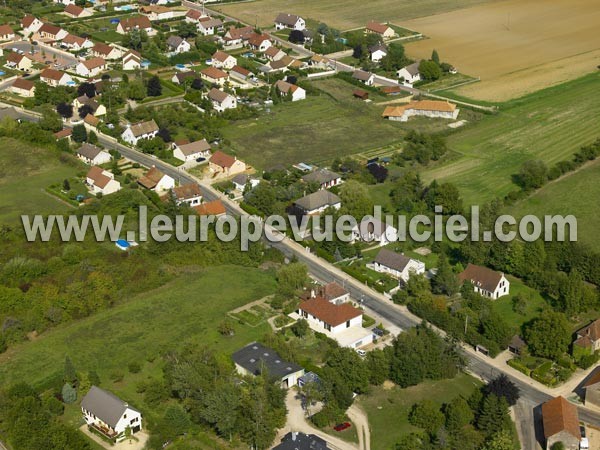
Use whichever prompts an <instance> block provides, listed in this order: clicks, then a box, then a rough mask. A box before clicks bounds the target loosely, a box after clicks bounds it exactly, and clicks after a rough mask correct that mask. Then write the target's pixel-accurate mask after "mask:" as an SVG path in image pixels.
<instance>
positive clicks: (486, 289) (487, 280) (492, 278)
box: [458, 264, 510, 300]
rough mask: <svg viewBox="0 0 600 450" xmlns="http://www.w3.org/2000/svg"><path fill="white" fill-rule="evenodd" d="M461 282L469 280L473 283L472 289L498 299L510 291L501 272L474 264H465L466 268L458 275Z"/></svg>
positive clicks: (507, 282)
mask: <svg viewBox="0 0 600 450" xmlns="http://www.w3.org/2000/svg"><path fill="white" fill-rule="evenodd" d="M458 279H459V280H460V282H461V283H464V282H470V283H472V284H473V290H474V291H475V292H477V293H478V294H480V295H482V296H484V297H487V298H491V299H494V300H495V299H498V298H500V297H503V296H505V295H508V294H509V292H510V282H509V281H508V280H507V279H506V277H505V276H504V274H503V273H502V272H496V271H495V270H492V269H488V268H487V267H483V266H476V265H475V264H469V265H467V268H466V269H465V270H464V271H463V272H461V273H460V274H459V275H458Z"/></svg>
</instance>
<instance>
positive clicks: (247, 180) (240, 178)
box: [231, 173, 260, 192]
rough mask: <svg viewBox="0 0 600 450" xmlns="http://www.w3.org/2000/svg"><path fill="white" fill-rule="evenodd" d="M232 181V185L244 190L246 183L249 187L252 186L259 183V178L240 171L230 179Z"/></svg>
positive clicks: (241, 190)
mask: <svg viewBox="0 0 600 450" xmlns="http://www.w3.org/2000/svg"><path fill="white" fill-rule="evenodd" d="M231 182H232V183H233V187H234V188H235V189H237V190H238V191H240V192H244V189H246V186H247V185H250V187H251V188H254V187H256V186H258V185H259V184H260V180H259V179H258V178H251V177H250V176H249V175H247V174H245V173H240V174H238V175H236V176H235V177H233V178H232V179H231Z"/></svg>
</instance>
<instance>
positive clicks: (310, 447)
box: [273, 431, 329, 450]
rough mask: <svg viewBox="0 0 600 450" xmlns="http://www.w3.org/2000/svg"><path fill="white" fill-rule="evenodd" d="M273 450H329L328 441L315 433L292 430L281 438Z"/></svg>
mask: <svg viewBox="0 0 600 450" xmlns="http://www.w3.org/2000/svg"><path fill="white" fill-rule="evenodd" d="M273 450H329V447H328V446H327V441H325V440H324V439H321V438H320V437H319V436H315V435H314V434H304V433H299V432H296V431H291V432H289V433H288V434H286V435H285V436H284V437H283V438H282V439H281V444H279V445H277V446H275V447H273Z"/></svg>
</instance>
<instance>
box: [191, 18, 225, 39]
mask: <svg viewBox="0 0 600 450" xmlns="http://www.w3.org/2000/svg"><path fill="white" fill-rule="evenodd" d="M222 26H223V22H222V21H221V19H213V18H212V17H201V18H200V19H199V20H198V22H197V28H198V32H199V33H200V34H203V35H204V36H212V35H213V34H215V32H216V30H218V29H219V28H221V27H222Z"/></svg>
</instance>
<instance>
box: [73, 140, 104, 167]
mask: <svg viewBox="0 0 600 450" xmlns="http://www.w3.org/2000/svg"><path fill="white" fill-rule="evenodd" d="M76 154H77V157H78V158H79V159H81V160H82V161H83V162H84V163H86V164H90V165H92V166H99V165H101V164H106V163H108V162H110V160H111V158H112V157H111V156H110V153H108V152H107V151H106V150H103V149H101V148H100V147H96V146H95V145H92V144H88V143H87V142H84V143H83V144H81V147H79V148H78V149H77V152H76Z"/></svg>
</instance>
